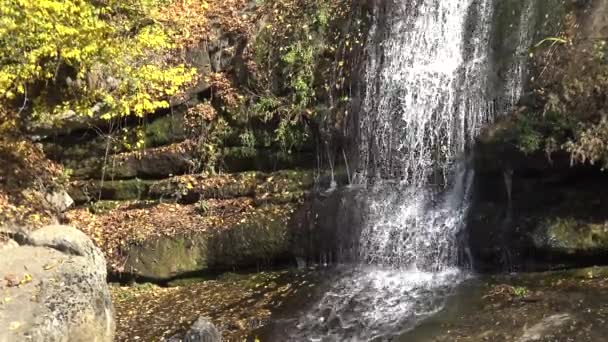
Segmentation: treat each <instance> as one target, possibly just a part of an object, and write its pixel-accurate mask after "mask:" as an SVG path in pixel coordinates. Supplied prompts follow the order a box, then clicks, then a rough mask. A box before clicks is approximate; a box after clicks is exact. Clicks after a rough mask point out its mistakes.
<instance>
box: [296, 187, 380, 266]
mask: <svg viewBox="0 0 608 342" xmlns="http://www.w3.org/2000/svg"><path fill="white" fill-rule="evenodd" d="M367 200H368V193H367V192H366V191H365V189H362V188H355V187H352V188H343V189H339V190H335V191H333V192H331V193H326V194H317V195H316V196H315V197H314V198H312V199H311V200H310V201H309V202H308V203H306V205H304V206H303V207H302V208H301V209H300V210H299V212H298V213H297V214H296V216H295V217H296V219H295V224H294V227H293V230H292V232H291V248H290V250H291V252H292V253H293V254H294V256H296V258H298V259H300V260H305V261H307V262H308V263H317V262H320V263H333V262H350V261H354V260H355V259H356V257H357V255H358V246H359V237H360V235H361V229H362V225H363V223H364V219H365V215H366V208H368V206H367V205H366V201H367Z"/></svg>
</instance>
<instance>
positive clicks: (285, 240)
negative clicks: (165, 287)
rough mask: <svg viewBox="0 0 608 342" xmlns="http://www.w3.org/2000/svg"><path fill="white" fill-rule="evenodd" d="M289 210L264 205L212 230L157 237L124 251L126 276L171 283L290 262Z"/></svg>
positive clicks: (126, 248)
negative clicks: (199, 274)
mask: <svg viewBox="0 0 608 342" xmlns="http://www.w3.org/2000/svg"><path fill="white" fill-rule="evenodd" d="M290 208H291V207H289V206H265V207H262V208H260V209H258V210H256V213H255V214H254V215H252V216H250V217H248V218H246V219H245V218H243V219H241V220H240V221H238V222H236V223H234V224H230V223H227V225H228V226H226V227H221V228H219V229H217V230H216V231H201V232H190V233H184V234H176V235H173V236H160V237H153V238H150V239H147V240H145V241H141V242H139V243H133V244H131V245H129V246H127V247H125V248H124V251H123V253H124V254H125V255H128V257H127V259H126V261H125V265H124V272H125V273H127V274H129V275H130V276H133V277H135V278H144V279H150V280H155V281H163V280H169V279H172V278H179V277H183V276H186V275H193V274H197V273H205V272H210V271H223V270H233V269H236V268H241V269H246V268H249V267H256V266H267V265H271V264H272V263H279V262H281V261H290V260H291V259H290V257H291V251H290V246H289V231H290V229H289V228H290V215H291V212H292V209H290Z"/></svg>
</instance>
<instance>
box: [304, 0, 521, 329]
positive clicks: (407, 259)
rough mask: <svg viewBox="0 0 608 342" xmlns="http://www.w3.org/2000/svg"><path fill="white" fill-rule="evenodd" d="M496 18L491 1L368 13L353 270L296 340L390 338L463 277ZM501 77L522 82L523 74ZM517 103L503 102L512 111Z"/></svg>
mask: <svg viewBox="0 0 608 342" xmlns="http://www.w3.org/2000/svg"><path fill="white" fill-rule="evenodd" d="M494 7H495V2H494V1H492V0H450V1H445V0H411V1H406V0H392V1H386V2H380V4H377V5H376V8H375V13H374V21H373V25H372V27H371V32H370V37H371V38H370V41H369V43H368V65H367V76H366V79H365V81H366V90H365V101H364V106H363V110H362V114H361V115H360V122H359V131H360V136H359V152H358V154H359V155H358V158H357V159H358V165H359V168H358V169H357V173H356V175H355V179H356V180H357V182H359V183H360V184H364V185H367V186H368V206H369V213H368V215H367V216H366V222H365V224H364V225H363V229H362V231H361V237H360V241H359V245H360V246H359V251H360V252H359V257H360V266H359V267H358V268H356V269H354V270H352V272H350V273H349V274H348V275H347V276H345V277H343V278H342V279H341V280H339V281H338V282H337V283H336V284H334V285H333V286H332V287H331V289H330V290H329V291H328V292H327V293H326V295H325V296H324V298H323V299H322V300H321V301H320V302H319V303H318V305H316V306H315V307H314V309H313V310H312V311H310V312H308V313H307V315H305V316H304V317H302V318H301V319H300V321H299V324H298V326H297V329H296V330H295V331H294V332H293V336H294V340H298V339H299V340H301V339H302V338H303V337H306V338H308V340H310V341H368V340H374V339H380V338H386V337H390V336H396V335H399V334H400V333H402V332H404V331H406V330H408V329H411V328H412V327H414V326H415V325H416V324H417V322H419V321H420V320H421V319H423V318H425V317H428V315H430V314H432V313H434V312H436V311H438V310H440V309H441V308H442V304H443V301H444V299H445V298H446V296H447V294H449V292H450V291H451V289H453V288H454V286H455V285H456V284H458V283H459V282H460V281H461V280H462V279H464V278H465V277H466V271H463V270H462V268H461V267H459V265H460V266H461V265H462V262H459V254H461V253H459V252H460V248H459V235H460V233H461V232H462V230H463V229H462V228H463V226H464V222H465V217H466V213H467V208H468V202H469V201H468V198H469V192H470V191H469V189H470V187H471V183H472V179H473V172H472V170H470V169H469V168H468V167H467V163H466V154H467V147H468V146H470V143H471V142H472V141H473V139H474V138H475V137H476V136H477V135H478V134H479V131H480V129H481V128H482V127H483V126H484V125H486V124H487V123H489V122H492V121H493V120H494V116H495V108H494V104H495V102H496V99H495V98H494V95H493V94H491V92H492V90H491V86H490V81H489V75H490V71H489V70H488V69H489V68H490V65H491V63H490V61H489V59H490V58H489V53H490V36H491V21H492V18H493V11H494ZM527 12H529V11H526V13H527ZM526 13H524V14H522V21H523V20H526V19H525V18H524V17H523V16H524V15H526ZM520 26H523V25H520ZM525 39H526V36H524V35H523V34H522V35H521V40H522V41H524V40H525ZM519 52H521V51H519ZM511 74H512V77H520V78H521V77H522V76H523V64H518V65H515V66H513V67H512V70H511ZM510 82H511V83H512V84H509V85H508V86H509V87H511V88H513V87H519V88H520V87H521V83H522V82H521V81H520V80H514V81H510ZM519 94H520V93H519V90H513V91H512V93H510V94H506V95H505V97H509V98H508V99H506V100H501V101H503V103H505V102H509V103H508V104H507V103H505V105H507V106H508V105H512V103H513V102H514V101H516V100H517V99H516V97H519ZM501 105H502V104H501ZM295 336H297V338H296V337H295Z"/></svg>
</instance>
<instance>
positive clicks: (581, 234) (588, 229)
mask: <svg viewBox="0 0 608 342" xmlns="http://www.w3.org/2000/svg"><path fill="white" fill-rule="evenodd" d="M532 238H533V241H534V245H535V246H536V247H537V248H539V249H542V250H546V251H549V252H552V253H554V254H568V255H577V254H578V255H585V254H588V255H598V256H599V255H603V254H606V253H608V222H601V223H593V222H589V221H586V220H582V219H578V220H577V219H574V218H553V219H547V220H546V221H545V222H544V223H543V224H541V225H539V227H538V228H537V229H536V230H535V231H534V233H533V236H532Z"/></svg>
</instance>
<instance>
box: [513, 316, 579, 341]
mask: <svg viewBox="0 0 608 342" xmlns="http://www.w3.org/2000/svg"><path fill="white" fill-rule="evenodd" d="M571 319H572V317H571V316H570V315H569V314H567V313H566V314H556V315H552V316H549V317H546V318H544V319H543V320H542V321H540V322H538V323H536V324H534V325H533V326H531V327H529V328H528V327H525V328H524V333H523V335H522V336H521V337H520V338H519V339H518V340H517V341H518V342H530V341H539V340H541V339H542V338H543V337H544V336H545V335H547V334H548V333H551V332H553V331H554V329H556V328H559V327H561V326H563V325H565V324H566V323H568V321H570V320H571Z"/></svg>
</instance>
